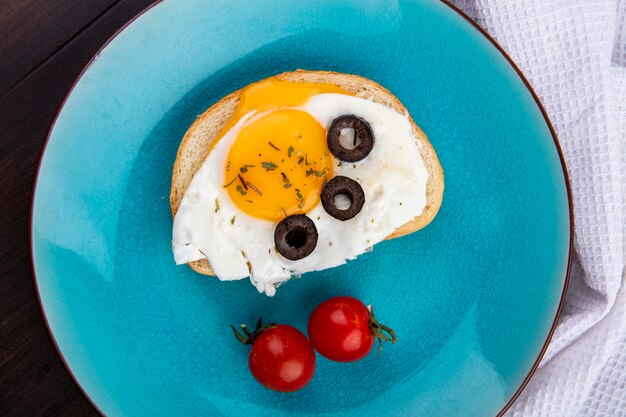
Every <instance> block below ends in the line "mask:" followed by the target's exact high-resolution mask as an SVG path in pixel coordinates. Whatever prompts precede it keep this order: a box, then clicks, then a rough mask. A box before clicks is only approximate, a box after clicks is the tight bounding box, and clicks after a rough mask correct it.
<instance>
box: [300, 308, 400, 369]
mask: <svg viewBox="0 0 626 417" xmlns="http://www.w3.org/2000/svg"><path fill="white" fill-rule="evenodd" d="M383 331H385V332H387V333H388V334H389V335H386V334H384V333H383ZM308 333H309V339H310V340H311V344H312V345H313V347H314V348H315V350H317V351H318V352H319V353H320V354H321V355H322V356H325V357H327V358H328V359H331V360H333V361H337V362H353V361H358V360H359V359H362V358H363V357H365V356H366V355H367V354H368V353H369V352H370V351H371V350H372V346H373V345H374V341H375V340H376V339H378V341H379V342H380V343H381V346H382V340H387V341H390V342H392V343H393V342H395V341H396V340H397V339H396V336H395V334H394V332H393V330H391V329H390V328H388V327H387V326H383V325H381V324H379V323H378V322H377V321H376V319H375V318H374V315H373V313H372V312H371V311H370V310H369V309H368V308H367V307H366V306H365V304H363V302H361V301H360V300H357V299H356V298H353V297H333V298H330V299H328V300H326V301H324V302H323V303H321V304H320V305H318V306H317V307H316V308H315V310H313V312H312V313H311V316H310V317H309V323H308Z"/></svg>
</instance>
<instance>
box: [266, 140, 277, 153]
mask: <svg viewBox="0 0 626 417" xmlns="http://www.w3.org/2000/svg"><path fill="white" fill-rule="evenodd" d="M267 143H269V144H270V146H271V147H272V148H274V149H276V150H277V151H279V152H280V149H279V148H278V146H276V145H274V144H273V143H272V142H267Z"/></svg>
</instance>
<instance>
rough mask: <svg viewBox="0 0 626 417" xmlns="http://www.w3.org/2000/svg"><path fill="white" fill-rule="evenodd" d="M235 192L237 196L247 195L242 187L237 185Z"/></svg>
mask: <svg viewBox="0 0 626 417" xmlns="http://www.w3.org/2000/svg"><path fill="white" fill-rule="evenodd" d="M236 190H237V192H238V193H239V194H241V195H246V194H248V193H247V192H246V190H244V189H243V187H242V186H241V185H240V184H237V188H236Z"/></svg>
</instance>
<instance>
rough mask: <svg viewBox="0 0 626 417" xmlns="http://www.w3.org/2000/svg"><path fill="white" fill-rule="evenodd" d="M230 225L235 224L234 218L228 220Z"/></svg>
mask: <svg viewBox="0 0 626 417" xmlns="http://www.w3.org/2000/svg"><path fill="white" fill-rule="evenodd" d="M230 224H235V216H233V217H231V218H230Z"/></svg>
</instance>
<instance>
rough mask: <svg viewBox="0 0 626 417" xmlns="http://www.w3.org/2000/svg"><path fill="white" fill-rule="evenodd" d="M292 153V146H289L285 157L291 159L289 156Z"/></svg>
mask: <svg viewBox="0 0 626 417" xmlns="http://www.w3.org/2000/svg"><path fill="white" fill-rule="evenodd" d="M292 153H293V146H290V147H289V148H288V149H287V156H288V157H289V158H291V154H292Z"/></svg>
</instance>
